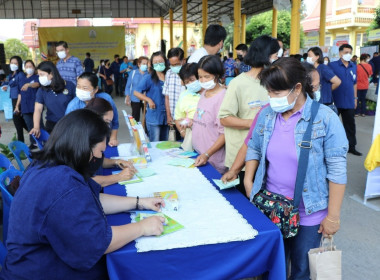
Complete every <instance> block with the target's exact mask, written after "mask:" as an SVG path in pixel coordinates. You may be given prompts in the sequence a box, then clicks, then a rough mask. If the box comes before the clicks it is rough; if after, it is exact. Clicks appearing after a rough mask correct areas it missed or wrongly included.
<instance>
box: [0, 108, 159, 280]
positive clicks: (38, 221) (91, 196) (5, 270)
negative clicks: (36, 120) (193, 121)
mask: <svg viewBox="0 0 380 280" xmlns="http://www.w3.org/2000/svg"><path fill="white" fill-rule="evenodd" d="M108 133H109V126H108V124H107V123H105V122H104V121H103V119H102V118H101V117H100V116H99V115H98V114H96V113H94V112H92V111H90V110H88V109H80V110H76V111H73V112H71V113H70V114H68V115H66V116H65V117H63V118H62V119H61V120H60V121H59V122H58V123H57V124H56V126H55V128H54V130H53V132H52V133H51V135H50V137H49V140H48V141H47V142H46V144H45V146H44V149H43V150H41V151H38V152H36V153H33V157H34V159H35V160H34V162H33V163H32V164H31V165H30V166H29V168H28V169H27V170H26V171H25V173H24V175H23V177H22V179H21V182H20V187H19V189H18V191H17V193H16V195H15V197H14V199H13V201H12V207H11V211H10V217H9V230H8V239H7V250H8V254H7V256H6V260H5V263H4V265H3V267H2V270H1V272H0V278H1V279H26V278H27V279H41V277H43V278H44V279H57V278H59V279H108V275H107V267H106V262H105V254H108V253H111V252H113V251H115V250H117V249H119V248H121V247H123V246H124V245H126V244H127V243H129V242H131V241H133V240H135V239H136V238H138V237H140V236H149V235H160V234H161V233H162V231H163V224H162V223H163V222H164V219H163V218H161V217H157V216H154V217H150V218H147V219H144V220H142V221H140V222H137V223H131V224H126V225H120V226H110V225H109V224H108V222H107V219H106V216H105V215H106V214H113V213H118V212H123V211H127V210H130V209H135V208H137V209H152V210H155V211H159V210H160V206H161V205H163V200H162V199H161V198H139V197H121V196H113V195H107V194H104V193H100V190H101V187H100V185H99V184H97V183H96V182H95V181H94V180H92V179H91V176H92V175H93V174H94V173H95V171H96V168H94V165H93V164H92V161H93V159H94V158H101V157H102V155H103V152H104V150H105V149H106V137H107V135H108ZM42 275H43V276H42Z"/></svg>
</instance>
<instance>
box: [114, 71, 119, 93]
mask: <svg viewBox="0 0 380 280" xmlns="http://www.w3.org/2000/svg"><path fill="white" fill-rule="evenodd" d="M114 80H115V81H114V84H115V93H116V96H119V94H120V88H119V85H120V76H115V75H114Z"/></svg>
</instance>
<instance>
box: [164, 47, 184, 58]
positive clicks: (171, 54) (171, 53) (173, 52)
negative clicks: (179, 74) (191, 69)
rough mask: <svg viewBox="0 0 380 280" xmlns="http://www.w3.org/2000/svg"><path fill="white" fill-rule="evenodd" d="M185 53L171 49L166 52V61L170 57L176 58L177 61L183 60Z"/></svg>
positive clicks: (179, 49) (181, 50) (178, 49)
mask: <svg viewBox="0 0 380 280" xmlns="http://www.w3.org/2000/svg"><path fill="white" fill-rule="evenodd" d="M184 56H185V53H184V51H183V49H181V48H171V49H170V50H169V51H168V59H169V58H172V57H178V59H179V60H183V57H184Z"/></svg>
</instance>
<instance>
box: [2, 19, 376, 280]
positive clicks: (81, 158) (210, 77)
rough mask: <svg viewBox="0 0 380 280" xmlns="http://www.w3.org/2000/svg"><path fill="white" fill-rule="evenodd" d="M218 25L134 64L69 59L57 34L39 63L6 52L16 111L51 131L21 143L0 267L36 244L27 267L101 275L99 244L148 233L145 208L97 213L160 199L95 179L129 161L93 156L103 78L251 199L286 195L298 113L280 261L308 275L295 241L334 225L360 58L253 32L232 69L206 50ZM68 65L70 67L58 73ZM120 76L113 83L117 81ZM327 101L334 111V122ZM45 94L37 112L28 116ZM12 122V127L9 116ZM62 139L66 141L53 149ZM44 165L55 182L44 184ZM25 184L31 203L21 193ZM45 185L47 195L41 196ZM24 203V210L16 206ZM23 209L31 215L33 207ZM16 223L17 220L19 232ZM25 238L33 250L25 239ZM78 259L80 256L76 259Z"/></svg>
mask: <svg viewBox="0 0 380 280" xmlns="http://www.w3.org/2000/svg"><path fill="white" fill-rule="evenodd" d="M225 39H226V31H225V29H224V28H223V27H222V26H220V25H210V26H209V27H208V28H207V30H206V35H205V38H204V45H203V47H202V48H200V49H199V50H197V51H196V52H194V53H193V54H192V55H191V56H190V57H189V58H185V57H184V52H183V50H182V49H180V48H172V49H170V50H169V51H168V53H167V56H166V54H165V53H163V52H161V51H157V52H154V53H153V54H152V55H151V57H150V58H148V57H145V56H142V57H140V58H138V59H137V61H136V65H135V68H134V66H133V65H131V64H130V62H129V61H128V58H126V57H124V58H123V63H122V64H121V65H119V63H120V62H119V56H118V55H115V57H114V61H113V62H112V63H111V62H110V61H109V60H107V59H106V60H104V61H102V62H101V65H100V67H99V70H98V75H96V74H95V73H92V72H93V71H86V72H83V71H82V72H80V71H79V70H78V69H77V60H76V59H75V57H73V56H71V55H70V53H69V49H68V46H67V44H58V45H57V53H59V57H60V58H61V60H60V61H59V63H58V64H57V66H55V65H54V64H53V63H51V62H42V63H41V64H39V65H38V66H37V73H38V75H37V74H36V72H35V70H36V69H35V67H34V64H33V63H30V62H27V63H25V68H26V69H31V70H27V71H26V72H27V73H26V75H25V73H23V72H22V71H21V72H22V73H20V71H18V70H19V68H18V67H17V68H16V66H21V65H22V62H20V61H18V60H17V58H16V59H14V60H12V61H13V62H12V63H13V64H14V65H16V66H12V67H13V68H12V69H13V73H12V74H11V77H10V78H12V79H14V82H16V81H17V87H18V90H17V95H14V99H15V100H16V101H15V105H14V107H15V111H18V112H21V113H23V114H24V112H25V115H26V118H25V117H24V119H23V120H24V122H25V126H26V127H27V128H28V127H29V128H28V131H30V133H32V134H35V135H36V136H38V135H39V133H40V129H41V128H42V125H44V127H45V128H46V129H47V130H48V131H49V132H51V135H50V138H49V141H48V142H47V143H46V146H45V148H44V149H43V150H42V151H39V152H36V153H33V156H34V158H35V161H34V162H33V163H32V164H31V166H30V168H28V170H27V171H26V173H25V175H24V176H23V179H22V181H21V185H20V188H19V190H18V195H17V196H16V197H15V200H14V203H13V205H14V206H13V209H15V208H17V209H18V211H15V210H13V211H11V216H10V219H11V221H10V226H9V236H11V237H10V239H9V241H8V243H9V254H8V257H7V259H6V262H5V266H4V269H3V271H2V272H1V274H0V277H1V275H2V276H3V277H8V278H12V277H13V278H17V277H18V276H19V275H24V274H25V275H31V276H33V275H34V274H33V273H34V270H33V268H34V266H35V264H33V263H32V262H31V261H30V260H31V259H32V258H35V257H36V258H44V259H46V261H45V262H43V264H41V267H40V270H48V271H50V272H51V273H53V271H56V270H58V269H59V271H60V272H61V273H63V274H64V275H66V276H67V277H66V278H68V277H71V278H73V279H74V278H81V277H82V278H83V277H84V275H91V276H94V277H93V278H96V277H97V279H101V277H103V275H105V274H104V273H105V263H104V254H107V253H109V252H112V251H114V250H117V249H118V248H120V247H122V246H124V245H125V244H126V243H128V242H131V241H132V240H134V239H136V238H138V237H139V236H144V235H159V234H161V232H162V230H163V228H162V223H163V222H164V221H163V220H162V219H161V218H158V217H154V218H148V219H146V220H143V221H141V222H138V223H135V224H129V225H122V226H118V227H111V226H109V225H108V224H107V221H106V219H105V216H104V215H105V214H109V213H116V212H120V211H126V210H129V209H132V208H134V207H135V206H136V207H135V208H138V209H153V210H158V209H159V208H160V206H162V205H163V201H162V200H161V199H157V198H141V199H139V197H137V198H129V197H124V198H117V197H113V196H109V195H105V194H103V193H100V190H101V187H106V186H108V185H111V184H114V183H115V182H118V181H119V180H120V179H124V180H126V179H129V178H131V177H132V176H133V175H134V174H135V172H136V170H135V169H134V167H133V165H131V164H130V163H129V162H125V161H120V160H113V159H106V158H104V150H105V148H106V145H107V144H108V145H109V146H117V145H118V139H117V130H118V127H119V122H118V111H117V108H116V105H115V102H114V101H113V100H112V97H111V96H110V94H111V93H112V88H113V87H114V86H115V87H116V93H117V94H118V95H121V94H122V93H124V95H125V104H126V105H127V106H131V107H132V116H133V117H134V118H135V119H136V120H137V121H139V120H140V119H141V115H143V117H144V120H145V126H146V130H147V134H148V137H149V139H150V141H165V140H167V139H168V133H169V129H170V128H172V129H176V130H177V140H181V138H182V139H184V143H185V142H186V143H187V145H186V148H189V149H191V150H192V149H194V150H195V151H196V152H197V153H198V154H199V155H198V156H197V157H196V159H195V166H202V165H205V164H207V163H210V164H211V165H212V166H213V167H214V168H215V169H217V170H218V172H219V173H220V174H221V176H222V178H221V179H222V181H224V182H228V181H231V180H234V179H237V178H239V182H240V183H239V185H238V186H237V188H238V190H239V191H240V192H241V193H242V194H243V195H244V196H245V197H247V199H250V201H251V202H252V203H253V204H255V203H256V200H255V199H256V198H257V196H258V195H259V194H260V193H263V192H267V193H268V192H270V193H275V194H278V195H282V196H287V197H290V198H292V197H293V194H294V189H295V185H296V179H297V172H298V170H299V169H300V168H302V167H303V166H299V165H300V164H299V161H298V160H299V155H300V154H301V151H302V150H303V149H305V146H304V143H303V142H304V141H303V139H304V135H305V134H306V133H305V131H306V130H307V127H309V126H310V127H311V139H310V141H307V142H308V143H310V146H308V147H306V148H308V149H310V152H309V154H308V159H309V160H308V165H306V166H304V167H303V168H306V175H305V177H304V178H303V180H304V186H305V187H304V188H303V191H302V194H301V202H300V205H299V224H300V228H299V230H298V234H297V235H296V236H295V237H290V238H285V239H284V243H285V253H286V254H285V255H286V261H289V262H290V263H291V270H290V278H289V279H305V280H306V279H309V268H308V256H307V252H308V250H309V249H311V248H314V247H318V245H319V241H320V239H321V236H322V235H323V236H326V237H330V238H331V237H332V235H334V234H335V233H336V232H337V231H338V230H339V226H340V208H341V204H342V200H343V194H344V191H345V184H346V181H347V174H346V160H347V159H346V157H347V152H350V153H353V154H356V155H358V154H360V153H359V152H357V151H356V149H355V145H356V139H355V122H354V121H355V119H354V114H355V108H356V105H357V99H355V98H356V97H357V96H358V95H357V88H356V81H357V79H358V81H359V77H356V75H358V76H359V70H357V67H361V66H360V65H361V64H363V65H362V66H363V67H362V68H363V71H364V70H366V71H369V69H367V68H368V67H367V66H366V65H365V63H366V62H363V63H361V64H359V65H355V64H353V63H352V62H351V61H350V60H351V56H350V54H351V53H352V48H350V46H349V45H343V46H341V49H340V56H341V59H340V60H339V61H337V62H331V63H325V61H326V60H325V58H324V57H323V54H322V52H321V50H320V49H319V48H311V49H310V50H309V51H308V53H307V58H306V59H305V60H306V61H307V62H308V64H301V62H300V61H299V60H297V59H295V58H289V57H283V53H284V51H283V44H282V42H281V41H279V40H277V39H276V38H272V37H270V36H266V35H264V36H260V37H258V38H256V39H255V40H253V42H252V43H251V44H250V46H249V48H248V46H246V45H241V46H238V48H237V51H238V53H239V54H238V60H239V61H240V64H239V66H238V67H236V69H239V70H238V71H235V69H232V68H233V67H235V66H232V65H233V63H232V60H233V58H232V56H230V58H229V59H230V60H228V59H227V60H226V62H225V63H223V62H222V61H221V59H220V57H219V56H218V55H217V54H218V53H219V52H220V51H221V50H222V49H223V45H224V40H225ZM86 59H87V61H86V63H85V67H86V66H87V70H90V69H91V65H93V64H91V61H90V60H89V59H90V54H88V55H87V58H86ZM69 67H71V69H72V71H74V69H75V71H76V72H75V73H72V72H70V75H68V74H67V73H68V71H69V70H68V68H69ZM228 67H229V68H228ZM92 68H93V66H92ZM226 68H228V69H229V70H228V71H229V72H228V74H227V72H226ZM77 70H78V71H77ZM61 71H62V74H61ZM115 71H116V72H117V73H118V75H115ZM74 74H75V83H74V82H73V77H74ZM368 75H370V74H369V73H368ZM98 76H99V78H100V80H101V84H99V78H98ZM360 76H363V73H362V72H361V74H360ZM227 78H231V79H229V84H228V85H226V84H227V83H225V84H222V81H223V80H226V79H227ZM123 79H126V80H125V87H124V89H123V88H121V87H120V81H122V80H123ZM18 81H23V82H18ZM111 81H112V82H111ZM115 81H118V82H115ZM102 86H103V87H104V91H103V90H102ZM366 86H367V85H366V84H365V85H363V86H360V90H365V87H366ZM121 89H122V90H121ZM22 91H25V92H29V91H30V92H31V93H32V92H34V94H35V106H34V108H31V106H30V102H31V100H29V98H33V94H31V95H30V96H29V97H27V98H24V94H23V93H22ZM342 91H344V92H345V94H344V97H342V94H341V92H342ZM143 102H144V103H145V105H144V103H143ZM315 104H318V106H317V105H315ZM332 105H335V106H336V108H337V113H338V114H341V115H342V120H343V124H342V123H341V121H340V120H339V117H338V115H337V114H336V113H335V112H334V107H333V106H332ZM44 106H45V107H46V108H47V114H46V122H45V124H43V123H42V122H41V116H42V109H43V108H44ZM314 108H317V111H314V110H315V109H314ZM145 110H146V112H145ZM28 114H29V115H28ZM31 114H33V121H32V126H31V121H30V117H31ZM15 124H16V123H15ZM20 127H21V131H22V129H23V127H22V124H21V126H20V124H19V128H20ZM30 127H32V128H31V129H30ZM63 148H64V149H66V150H68V152H67V154H65V156H63V154H64V151H62V149H63ZM184 149H185V147H184ZM75 151H80V153H76V152H75ZM115 166H117V167H119V168H121V169H122V172H120V173H119V174H116V175H110V176H102V175H101V174H100V173H101V172H99V170H100V168H102V167H104V168H109V167H115ZM63 174H64V175H63ZM38 178H46V180H45V181H43V183H42V184H41V187H40V188H38V190H36V189H35V188H33V186H34V185H35V184H38V182H37V180H41V179H38ZM53 178H54V182H55V183H54V184H55V187H56V188H57V191H56V192H52V193H49V186H50V185H51V184H52V180H53ZM31 192H34V196H33V197H34V200H33V203H32V202H30V200H28V198H29V197H30V195H31ZM46 192H48V193H49V195H47V196H46V195H45V196H44V195H43V194H44V193H46ZM74 206H75V207H74ZM63 208H64V209H66V210H67V211H62V209H63ZM26 209H34V210H33V211H30V213H29V214H28V215H25V214H24V215H22V213H24V212H25V211H26ZM35 212H38V215H35V216H33V213H35ZM78 219H80V221H81V222H80V223H78V222H77V221H78ZM57 220H59V223H58V222H57ZM62 224H64V225H65V226H64V227H63V226H62ZM22 225H23V226H27V228H28V230H27V231H25V232H23V233H22V234H20V226H22ZM79 225H80V226H79ZM73 229H75V236H74V235H73V234H74V233H73ZM16 233H17V234H16ZM84 239H85V240H86V244H95V245H94V246H92V247H91V246H90V247H91V248H89V249H88V247H89V246H78V242H79V243H80V240H84ZM31 240H32V241H33V248H32V250H30V249H28V248H26V246H25V244H26V242H30V241H31ZM58 240H65V242H63V243H59V242H57V241H58ZM66 241H67V242H66ZM62 244H64V246H63V245H62ZM67 248H69V249H72V250H68V249H67ZM68 251H69V252H68ZM18 256H25V261H24V262H20V259H19V258H18ZM83 260H90V261H88V262H86V263H85V264H84V263H83V262H82V261H83ZM86 273H87V274H86ZM51 275H53V274H51ZM32 278H33V277H32Z"/></svg>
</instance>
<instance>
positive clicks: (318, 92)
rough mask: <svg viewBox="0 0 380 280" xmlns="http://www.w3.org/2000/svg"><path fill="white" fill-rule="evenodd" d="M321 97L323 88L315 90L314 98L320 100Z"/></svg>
mask: <svg viewBox="0 0 380 280" xmlns="http://www.w3.org/2000/svg"><path fill="white" fill-rule="evenodd" d="M319 99H321V90H320V89H319V90H317V91H314V100H315V101H319Z"/></svg>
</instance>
